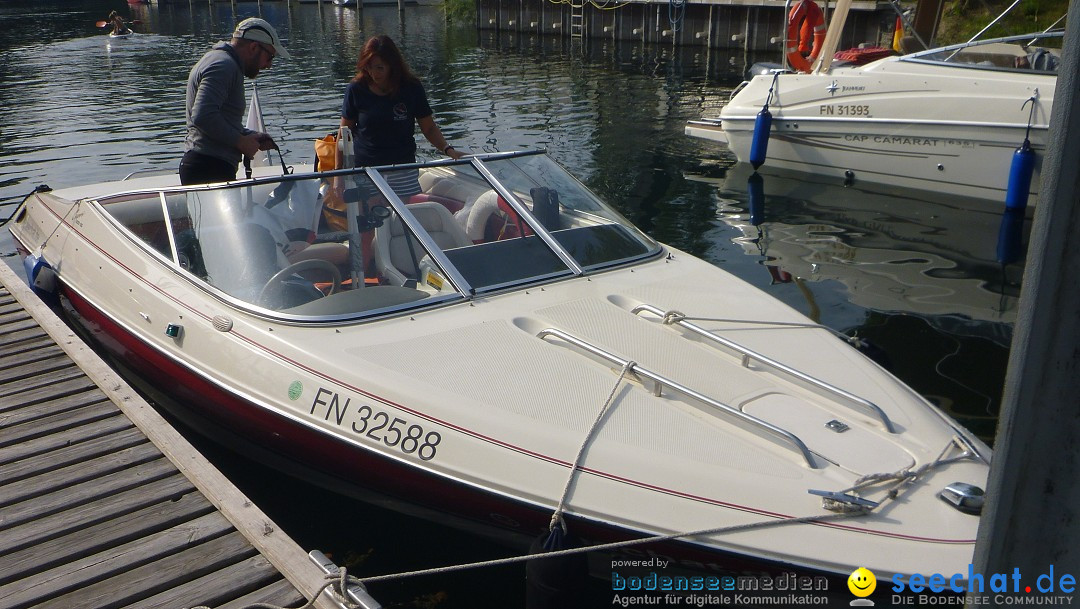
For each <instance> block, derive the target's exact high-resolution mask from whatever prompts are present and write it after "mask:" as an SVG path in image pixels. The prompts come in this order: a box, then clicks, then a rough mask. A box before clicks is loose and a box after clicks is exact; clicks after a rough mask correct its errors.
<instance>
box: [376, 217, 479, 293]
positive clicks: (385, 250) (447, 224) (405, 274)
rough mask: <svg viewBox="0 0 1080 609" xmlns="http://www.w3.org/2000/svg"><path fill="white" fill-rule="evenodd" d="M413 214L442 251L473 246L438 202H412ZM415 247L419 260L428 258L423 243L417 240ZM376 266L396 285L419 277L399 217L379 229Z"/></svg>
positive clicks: (380, 272) (377, 233)
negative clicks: (425, 256)
mask: <svg viewBox="0 0 1080 609" xmlns="http://www.w3.org/2000/svg"><path fill="white" fill-rule="evenodd" d="M409 211H411V212H412V213H413V215H414V216H416V219H417V220H419V221H420V225H421V226H423V227H424V230H426V231H427V233H428V234H429V235H431V238H432V239H433V240H434V241H435V243H436V245H438V246H439V248H441V249H443V250H447V249H452V248H455V247H465V246H468V245H472V244H473V242H472V240H470V239H469V237H468V235H466V234H465V229H464V228H462V227H461V225H460V224H458V223H457V221H456V220H454V216H453V215H451V213H450V211H449V210H447V209H446V207H444V206H443V205H442V204H440V203H437V202H434V201H424V202H421V203H412V204H410V205H409ZM409 238H410V239H412V238H413V237H411V236H410V237H409ZM412 247H413V252H415V253H416V257H417V260H419V259H421V258H423V257H424V255H425V252H424V248H423V246H421V245H420V243H419V241H415V240H414V241H413V244H412ZM375 267H376V269H377V270H378V272H379V274H380V275H382V276H383V277H385V278H386V279H387V280H388V281H389V282H390V283H391V284H392V285H403V284H404V283H405V281H406V280H407V279H410V278H412V279H415V278H416V275H417V269H416V264H415V262H414V260H413V255H412V253H410V251H409V244H408V242H407V241H406V235H405V227H404V225H403V224H402V222H401V218H400V217H399V216H398V215H397V214H394V215H393V216H391V217H390V218H389V219H388V220H387V221H386V222H384V223H383V225H382V226H380V227H379V228H377V229H375Z"/></svg>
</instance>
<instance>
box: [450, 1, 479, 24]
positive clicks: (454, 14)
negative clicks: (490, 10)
mask: <svg viewBox="0 0 1080 609" xmlns="http://www.w3.org/2000/svg"><path fill="white" fill-rule="evenodd" d="M443 10H444V11H446V20H447V21H449V22H451V23H471V22H472V21H474V20H475V19H476V0H443Z"/></svg>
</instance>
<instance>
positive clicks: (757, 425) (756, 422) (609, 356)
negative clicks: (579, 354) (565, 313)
mask: <svg viewBox="0 0 1080 609" xmlns="http://www.w3.org/2000/svg"><path fill="white" fill-rule="evenodd" d="M548 336H554V337H556V338H558V339H560V340H563V341H566V342H568V343H570V344H571V345H574V346H575V347H578V348H580V349H583V350H585V351H587V352H589V353H591V354H593V355H595V356H597V357H601V358H603V359H606V360H608V361H609V362H611V363H613V364H616V365H618V366H619V367H620V368H622V367H628V370H629V371H630V372H633V373H634V374H635V375H637V376H639V377H645V378H647V379H649V380H651V381H652V382H653V383H655V386H654V389H653V393H654V394H655V395H657V396H659V395H660V392H661V390H662V389H663V388H664V387H668V388H669V389H672V390H674V391H677V392H679V393H681V394H683V395H685V396H687V397H690V398H693V399H695V400H698V401H699V402H703V403H705V404H707V405H709V406H712V407H713V408H716V409H717V410H720V411H721V412H724V413H726V414H729V415H731V416H733V417H735V418H736V419H738V420H739V421H740V422H742V423H746V424H748V425H749V426H750V427H752V428H753V429H755V430H758V431H765V432H767V433H768V434H770V435H771V436H772V437H770V438H768V439H771V440H773V441H775V442H776V443H777V444H779V445H781V446H784V447H786V448H793V449H794V450H795V451H796V452H798V453H800V454H801V455H802V457H803V459H805V460H806V465H807V467H809V468H810V469H816V466H815V465H814V458H813V457H812V456H811V455H810V449H809V448H807V447H806V444H805V443H803V441H802V440H800V439H799V437H798V436H796V435H795V434H793V433H791V432H790V431H787V430H785V429H781V428H779V427H777V426H775V425H773V424H772V423H768V422H766V421H763V420H761V419H759V418H757V417H755V416H753V415H750V414H747V413H745V412H743V411H741V410H739V409H738V408H735V407H734V406H730V405H728V404H725V403H723V402H721V401H718V400H714V399H713V398H710V397H708V396H706V395H703V394H701V393H698V392H697V391H694V390H693V389H690V388H689V387H686V386H684V385H680V384H679V383H676V382H675V381H672V380H671V379H669V378H666V377H664V376H661V375H659V374H657V373H655V372H653V371H651V370H649V369H648V368H644V367H642V366H641V365H640V364H637V363H636V362H631V361H630V360H626V359H623V358H621V357H619V356H617V355H615V354H613V353H609V352H608V351H605V350H603V349H601V348H600V347H597V346H596V345H593V344H591V343H588V342H586V341H584V340H581V339H580V338H577V337H576V336H573V335H572V334H568V333H566V332H563V331H562V330H558V329H556V328H545V329H543V330H541V331H539V332H537V333H536V337H537V338H539V339H541V340H543V339H544V338H546V337H548Z"/></svg>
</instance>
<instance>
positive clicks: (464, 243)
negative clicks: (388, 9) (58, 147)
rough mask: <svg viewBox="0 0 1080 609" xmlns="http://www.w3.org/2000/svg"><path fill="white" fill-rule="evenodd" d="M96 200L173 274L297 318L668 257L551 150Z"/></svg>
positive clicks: (414, 302)
mask: <svg viewBox="0 0 1080 609" xmlns="http://www.w3.org/2000/svg"><path fill="white" fill-rule="evenodd" d="M417 184H418V186H417ZM403 185H412V188H411V191H412V192H416V191H419V192H417V193H416V194H411V195H408V196H403V197H399V196H398V195H396V194H395V191H394V187H397V188H398V189H399V190H402V189H403ZM98 202H99V203H100V204H101V205H102V207H103V209H105V210H106V211H107V212H108V213H109V214H110V215H111V216H112V217H113V218H114V219H115V220H116V222H117V223H118V224H119V225H121V226H122V227H124V228H125V229H126V230H128V231H129V232H130V233H131V234H132V236H133V237H135V238H136V239H137V240H138V241H140V242H142V243H143V245H144V246H145V247H147V248H148V249H149V250H151V251H153V252H156V254H157V255H159V256H160V258H161V259H162V260H163V262H166V263H168V264H171V265H173V266H174V268H175V270H177V271H179V272H182V273H186V274H189V275H190V276H192V277H194V278H196V279H197V280H199V281H201V282H203V284H204V285H205V286H206V287H207V288H208V289H211V290H213V291H216V292H217V293H219V295H222V296H224V297H225V298H226V299H227V300H229V301H231V302H233V303H234V304H236V305H238V306H245V307H250V308H256V309H260V310H262V311H264V312H273V314H275V315H277V316H281V317H285V318H296V319H320V320H337V319H350V318H355V317H358V316H365V315H376V314H383V313H387V312H393V311H397V310H399V309H403V308H411V307H417V306H425V305H428V304H434V303H438V302H446V301H452V300H463V299H466V298H471V297H472V296H473V295H476V294H481V293H485V292H494V291H502V290H507V289H512V288H515V287H523V286H527V285H533V284H536V283H540V282H546V281H554V280H558V279H560V278H566V277H573V276H577V275H582V274H586V273H589V272H590V271H595V270H599V269H604V268H607V267H611V266H613V265H621V264H627V263H630V262H633V261H636V260H641V259H643V258H646V257H650V256H653V255H655V254H657V253H659V251H660V247H659V245H658V244H657V243H656V242H655V241H653V240H652V239H650V238H649V237H648V236H646V235H645V234H644V233H642V232H641V231H640V230H638V229H637V228H635V227H634V226H633V225H632V224H630V222H628V221H627V220H626V219H625V218H623V217H622V216H621V215H619V214H618V213H617V212H616V211H614V210H613V209H612V208H611V207H609V206H608V205H607V204H605V203H603V202H602V201H600V200H599V199H598V198H597V197H596V195H595V194H593V193H592V192H590V191H589V190H588V189H587V188H586V187H585V186H584V185H583V184H581V183H580V182H578V181H577V180H576V179H574V177H573V176H571V175H570V174H569V173H568V172H567V171H566V170H565V169H563V168H562V167H561V166H560V165H559V164H557V163H555V162H554V161H553V160H551V159H550V158H549V157H547V156H546V155H544V154H541V153H495V154H489V155H482V156H477V157H471V158H468V159H462V160H460V161H456V162H447V161H441V162H436V163H430V164H417V165H404V166H402V165H399V166H393V167H385V168H375V169H371V168H369V169H356V170H339V171H334V172H328V173H308V174H298V175H290V176H279V177H277V178H267V179H255V180H245V181H240V182H233V183H229V184H225V185H213V186H198V187H186V188H173V189H164V190H159V191H153V192H138V193H125V194H121V195H115V196H110V197H105V198H102V199H99V201H98Z"/></svg>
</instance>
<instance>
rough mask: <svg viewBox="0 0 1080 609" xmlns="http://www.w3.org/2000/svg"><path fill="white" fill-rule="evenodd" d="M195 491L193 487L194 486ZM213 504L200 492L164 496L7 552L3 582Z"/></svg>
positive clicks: (188, 516)
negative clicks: (138, 506)
mask: <svg viewBox="0 0 1080 609" xmlns="http://www.w3.org/2000/svg"><path fill="white" fill-rule="evenodd" d="M191 490H194V489H191ZM213 509H214V506H212V505H210V502H209V501H207V500H206V498H205V497H203V496H202V494H200V493H195V492H188V493H186V494H184V495H182V496H180V497H179V498H178V499H172V498H162V499H161V500H160V501H159V502H158V503H154V504H153V505H149V506H147V507H144V508H142V509H139V510H135V511H133V512H128V511H125V512H121V513H119V514H117V516H116V517H115V518H111V519H109V520H105V521H103V522H99V523H97V524H94V525H91V526H85V527H78V528H76V529H73V530H71V531H70V532H69V533H67V534H66V535H62V536H60V537H56V538H53V539H51V540H49V541H46V542H42V543H38V544H34V545H33V546H30V547H25V548H23V549H22V550H18V551H15V552H8V553H5V554H4V560H3V562H0V584H6V583H8V582H10V581H12V580H14V579H17V578H20V577H26V576H28V575H31V574H33V573H36V572H41V571H45V570H46V569H52V568H54V567H56V566H57V565H61V564H64V563H65V562H70V561H74V560H78V559H80V558H83V557H85V556H89V555H91V554H96V553H98V552H103V551H105V550H108V549H109V548H113V547H115V546H118V545H120V544H122V543H126V542H128V541H131V540H133V539H138V538H140V537H144V536H147V535H150V534H153V533H156V532H158V531H161V530H164V529H167V528H169V527H172V526H175V525H177V524H180V523H183V522H186V521H188V520H192V519H194V518H197V517H199V516H203V515H205V514H208V513H210V512H212V511H213Z"/></svg>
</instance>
